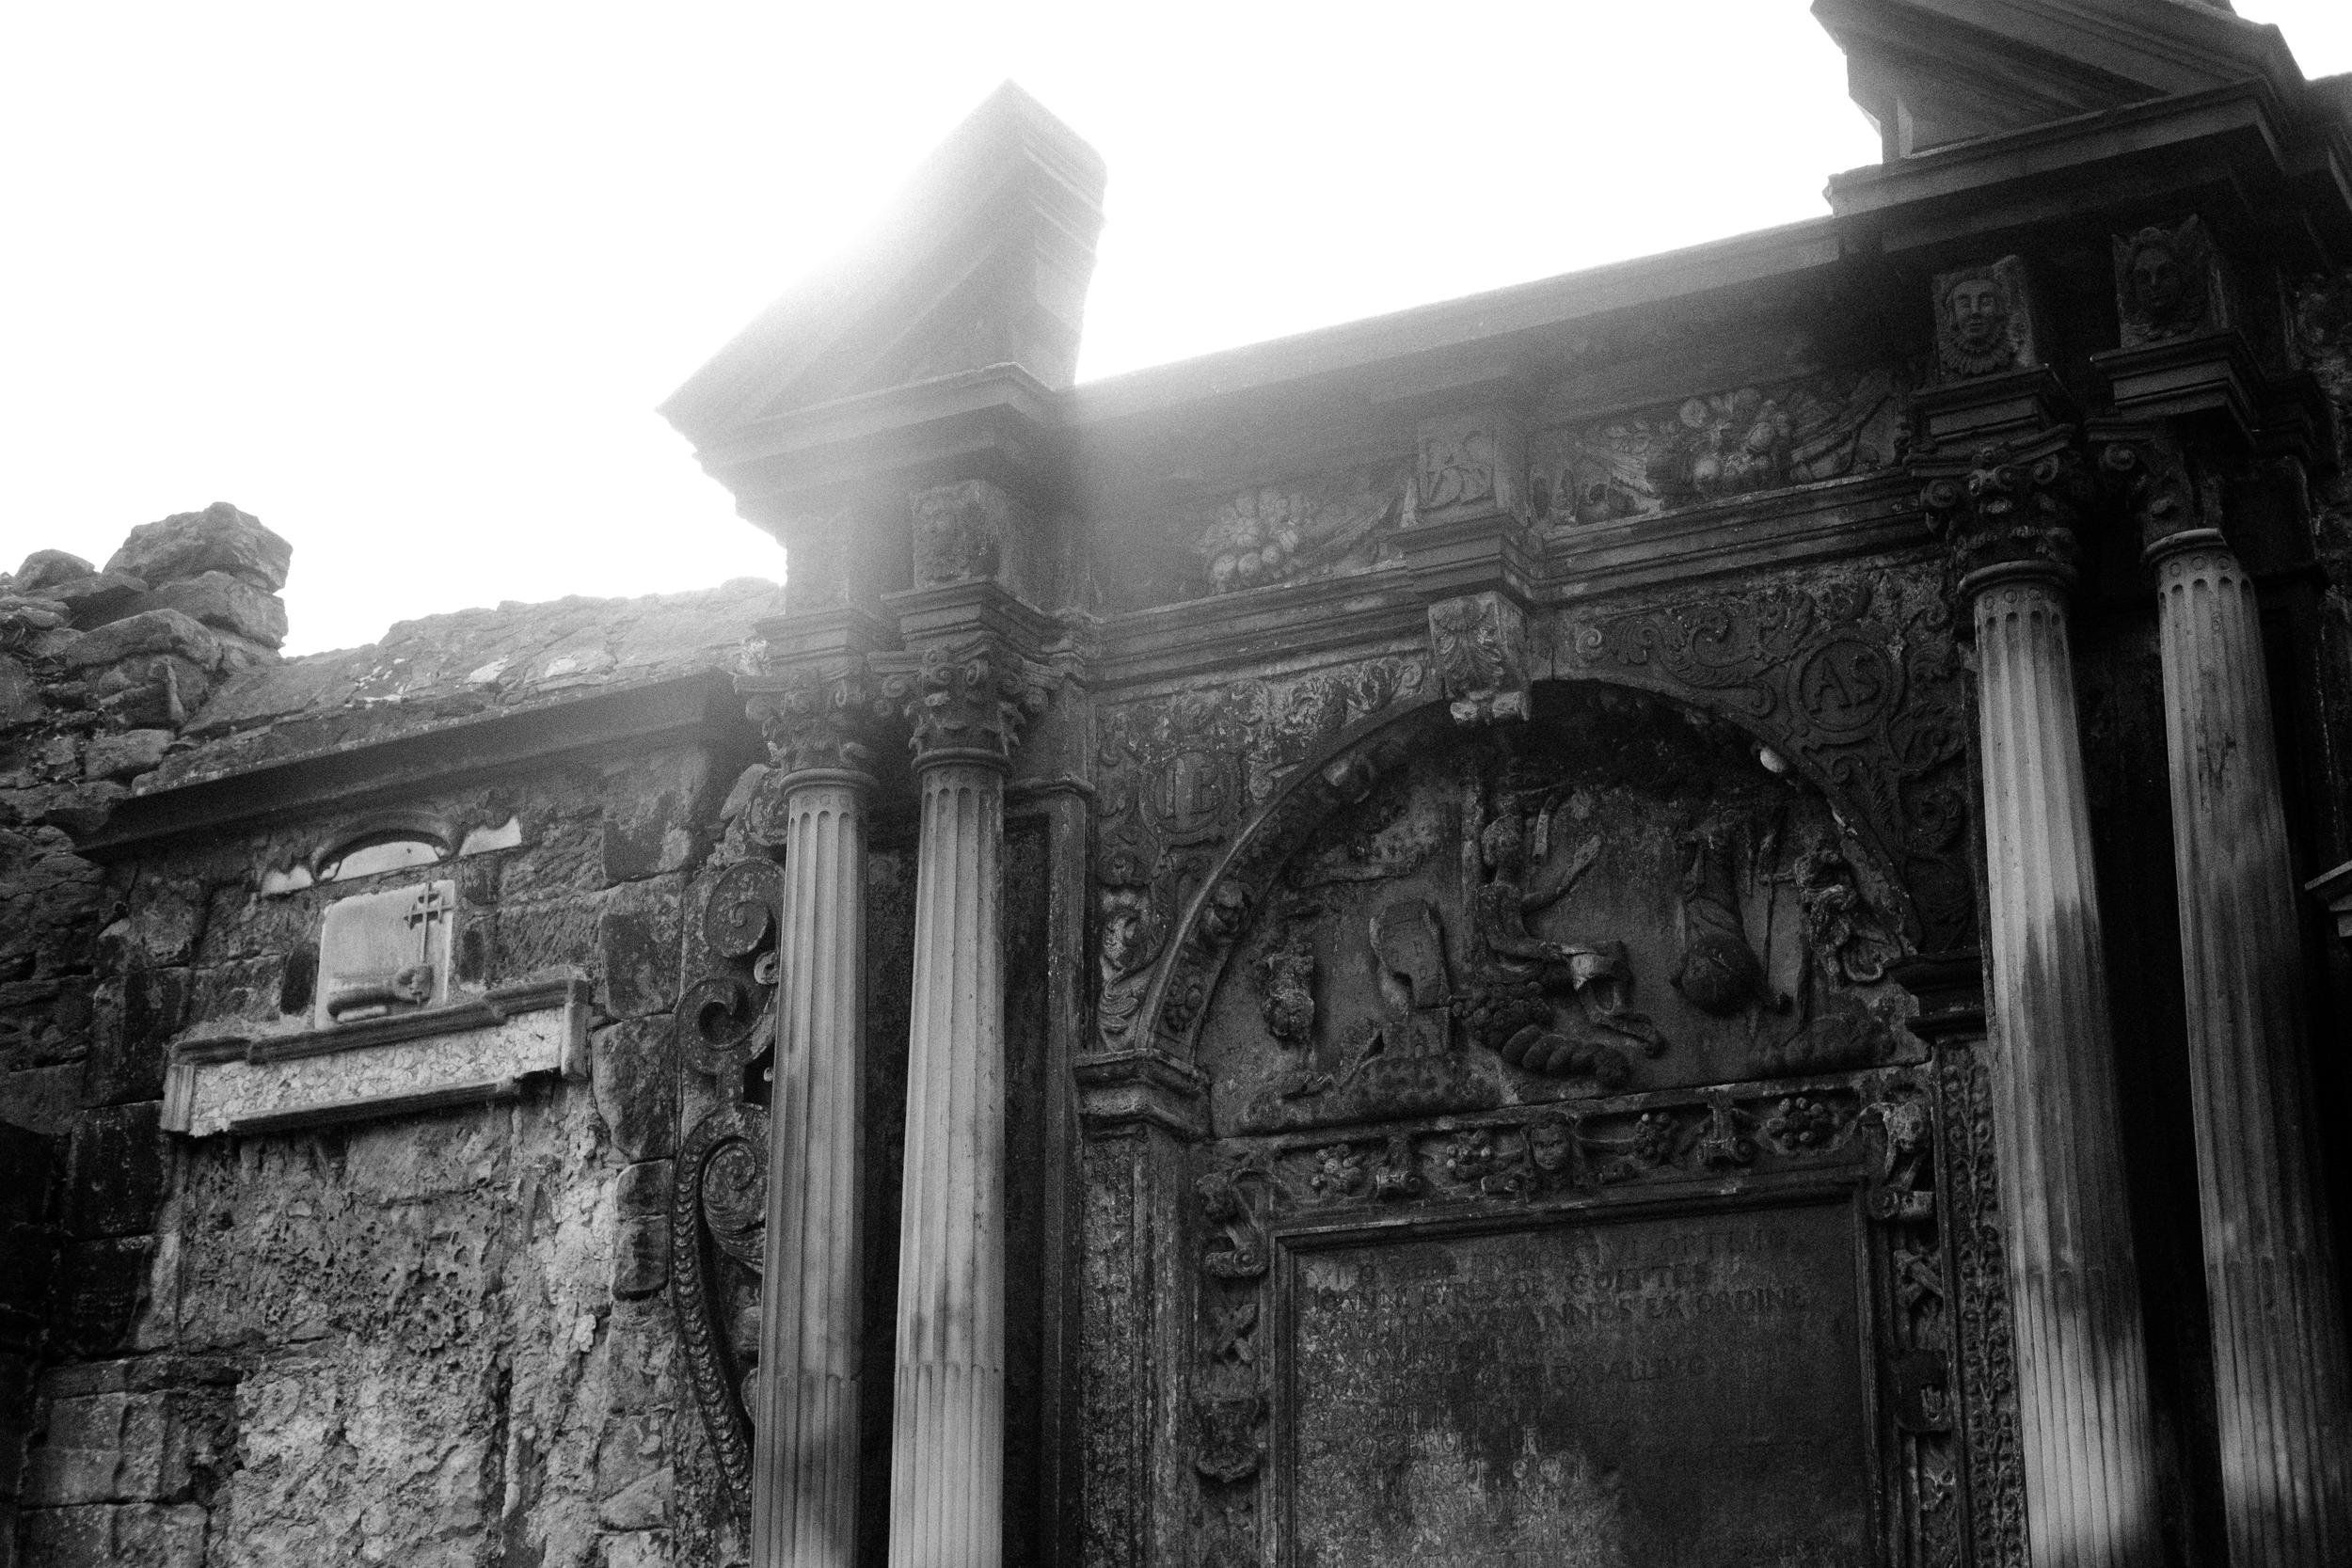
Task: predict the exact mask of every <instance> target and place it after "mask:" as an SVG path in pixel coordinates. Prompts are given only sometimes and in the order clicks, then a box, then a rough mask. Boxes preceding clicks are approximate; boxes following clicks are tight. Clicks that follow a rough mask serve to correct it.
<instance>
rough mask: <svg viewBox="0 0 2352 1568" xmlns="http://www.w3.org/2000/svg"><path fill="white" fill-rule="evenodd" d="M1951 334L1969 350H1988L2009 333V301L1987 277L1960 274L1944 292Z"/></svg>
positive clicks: (1983, 351)
mask: <svg viewBox="0 0 2352 1568" xmlns="http://www.w3.org/2000/svg"><path fill="white" fill-rule="evenodd" d="M1945 307H1946V309H1947V310H1948V311H1949V312H1950V314H1951V331H1952V337H1953V338H1954V340H1955V341H1958V342H1959V344H1960V346H1961V347H1962V348H1963V349H1966V350H1967V351H1968V352H1969V353H1971V354H1984V353H1987V352H1989V351H1991V350H1992V349H1993V348H1994V346H1995V345H1996V344H1998V343H1999V342H2000V341H2002V339H2004V338H2005V337H2007V336H2008V335H2009V302H2008V301H2007V300H2005V299H2003V298H2002V297H2001V289H2000V285H1999V284H1997V283H1995V282H1994V281H1993V279H1991V278H1990V277H1963V278H1962V279H1961V280H1960V281H1959V282H1957V283H1955V284H1953V285H1952V287H1951V291H1950V292H1949V293H1947V294H1946V295H1945Z"/></svg>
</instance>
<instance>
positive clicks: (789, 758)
mask: <svg viewBox="0 0 2352 1568" xmlns="http://www.w3.org/2000/svg"><path fill="white" fill-rule="evenodd" d="M738 689H740V690H741V691H743V692H744V694H745V695H746V697H747V698H748V699H749V700H748V702H747V703H746V704H745V706H746V708H747V709H748V711H749V712H750V714H751V717H752V719H753V721H754V722H755V723H757V724H758V725H759V729H760V734H761V735H762V736H764V737H765V738H766V740H767V742H768V756H769V759H770V760H771V762H772V763H774V765H775V766H776V768H778V769H779V770H780V771H781V772H782V773H784V774H785V775H787V776H789V775H791V774H793V773H799V772H803V771H805V770H808V769H812V768H839V769H845V770H847V771H850V772H859V773H862V772H865V771H866V770H867V769H868V768H870V767H871V766H872V763H873V757H874V752H873V748H872V745H871V744H870V742H871V740H872V738H873V731H874V725H875V723H876V721H878V720H881V719H883V718H886V717H888V716H889V714H890V712H891V705H890V704H889V703H887V702H886V701H884V700H883V699H882V692H881V690H880V689H879V688H878V686H877V685H876V683H875V682H874V680H873V678H872V676H871V674H870V673H869V672H868V671H867V669H866V661H865V660H864V659H863V658H847V659H835V660H825V661H819V662H814V663H807V664H798V665H794V666H791V667H790V668H788V669H787V670H785V671H784V672H783V673H780V674H778V675H773V676H762V677H745V678H744V679H743V680H742V681H741V682H739V688H738Z"/></svg>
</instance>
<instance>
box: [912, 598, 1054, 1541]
mask: <svg viewBox="0 0 2352 1568" xmlns="http://www.w3.org/2000/svg"><path fill="white" fill-rule="evenodd" d="M910 664H911V665H912V667H911V668H910V667H908V666H909V665H910ZM888 689H889V690H890V691H891V693H892V694H893V695H894V696H897V697H898V698H900V699H901V700H902V701H903V702H904V704H905V706H906V713H907V718H908V721H909V723H910V725H911V726H912V729H913V736H912V744H913V746H914V753H915V764H914V765H915V769H916V773H917V777H918V784H919V787H920V789H921V792H922V818H921V832H922V842H921V846H920V848H919V850H918V859H917V863H916V871H915V892H914V1007H913V1011H912V1016H911V1026H910V1030H909V1037H908V1043H907V1122H906V1167H905V1186H904V1189H903V1199H902V1203H903V1206H902V1208H901V1211H900V1219H899V1243H898V1365H897V1373H896V1377H897V1386H896V1390H895V1402H894V1405H893V1409H894V1412H895V1419H894V1428H893V1434H892V1444H891V1460H890V1561H891V1563H892V1568H950V1565H952V1568H995V1565H996V1564H997V1563H998V1562H1000V1561H1001V1560H1002V1554H1003V1546H1004V1522H1003V1519H1004V1485H1005V1451H1004V1441H1005V1040H1004V973H1003V970H1004V942H1003V932H1002V927H1001V924H1000V919H1001V909H1002V903H1003V897H1004V883H1003V877H1002V870H1001V866H1000V861H1001V854H1002V846H1003V840H1004V775H1005V771H1006V768H1007V767H1008V765H1009V759H1010V756H1011V752H1012V748H1013V745H1014V743H1015V741H1016V739H1017V737H1018V734H1019V729H1020V724H1021V721H1022V720H1023V719H1024V717H1025V716H1026V715H1028V714H1031V713H1034V712H1036V711H1038V710H1039V709H1040V708H1041V707H1042V705H1043V703H1044V688H1043V685H1042V683H1041V681H1039V680H1038V679H1037V678H1036V672H1035V667H1034V666H1031V665H1029V664H1028V663H1027V661H1025V660H1024V659H1023V658H1021V657H1019V656H1018V655H1017V654H1015V653H1013V652H1012V651H1011V650H1009V649H1008V648H1007V647H1005V646H1004V645H1003V643H1001V642H1000V641H997V640H995V639H993V638H990V637H985V636H983V637H978V638H974V639H971V640H969V641H962V642H960V643H957V644H953V645H946V646H941V645H934V646H932V647H930V648H926V649H925V650H923V652H922V654H921V655H920V657H919V658H915V659H913V660H907V659H904V658H902V659H901V660H899V661H898V669H897V671H896V673H893V675H892V676H891V679H890V681H889V684H888Z"/></svg>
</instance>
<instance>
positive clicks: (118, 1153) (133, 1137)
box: [65, 1100, 164, 1242]
mask: <svg viewBox="0 0 2352 1568" xmlns="http://www.w3.org/2000/svg"><path fill="white" fill-rule="evenodd" d="M162 1110H163V1102H162V1101H156V1100H142V1101H135V1102H133V1103H131V1104H128V1105H108V1106H104V1107H102V1108H101V1109H98V1110H94V1111H90V1112H88V1113H87V1114H86V1115H84V1116H83V1117H81V1119H80V1121H79V1122H78V1123H76V1125H75V1126H74V1129H73V1139H72V1143H71V1144H70V1145H68V1148H67V1153H66V1216H65V1220H66V1234H67V1235H68V1236H70V1237H72V1239H73V1240H74V1241H77V1242H88V1241H96V1240H99V1239H101V1238H103V1237H109V1236H133V1235H140V1234H144V1233H145V1232H147V1231H149V1230H151V1229H152V1228H154V1224H155V1211H156V1209H157V1207H158V1206H159V1205H161V1204H162V1202H163V1198H164V1158H163V1140H162V1138H161V1136H160V1135H159V1133H158V1127H157V1123H158V1117H159V1116H160V1113H161V1112H162Z"/></svg>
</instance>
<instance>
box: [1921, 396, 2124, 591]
mask: <svg viewBox="0 0 2352 1568" xmlns="http://www.w3.org/2000/svg"><path fill="white" fill-rule="evenodd" d="M1923 467H1924V468H1930V469H1931V468H1932V467H1934V464H1933V461H1932V460H1930V461H1929V462H1928V463H1926V464H1923ZM2090 488H2091V486H2090V475H2089V474H2088V472H2087V471H2086V470H2085V467H2084V465H2083V460H2082V455H2081V453H2080V452H2078V451H2076V450H2075V449H2074V432H2073V431H2071V430H2066V429H2059V430H2054V431H2052V432H2050V433H2048V434H2047V435H2043V436H2034V437H2030V438H2027V439H2025V440H2021V441H2017V442H2012V443H2010V444H2008V445H2006V446H2004V445H1986V446H1981V447H1979V448H1978V449H1977V450H1976V451H1974V452H1973V453H1971V454H1970V455H1969V457H1968V459H1967V461H1966V467H1964V468H1963V469H1962V470H1961V471H1958V472H1942V473H1935V474H1933V477H1931V478H1929V479H1928V481H1927V483H1926V485H1925V487H1924V488H1922V489H1921V491H1920V493H1919V500H1920V504H1921V505H1922V506H1923V507H1924V508H1926V510H1927V514H1928V516H1929V518H1930V520H1931V522H1932V523H1933V524H1934V525H1935V527H1936V529H1937V531H1939V532H1940V533H1941V534H1942V535H1943V536H1944V541H1945V544H1946V545H1947V547H1948V548H1949V550H1950V552H1951V566H1952V571H1953V573H1954V575H1955V576H1956V577H1961V578H1964V577H1966V576H1967V575H1968V574H1969V573H1971V572H1975V571H1979V570H1981V569H1982V568H1984V567H1987V566H1998V565H2012V564H2025V563H2030V564H2035V565H2041V566H2046V567H2050V568H2052V569H2055V570H2058V571H2060V572H2072V571H2073V570H2074V560H2075V557H2076V556H2077V555H2078V554H2079V553H2080V548H2079V542H2078V541H2077V539H2076V537H2075V533H2074V529H2075V525H2076V524H2077V523H2078V522H2079V521H2080V518H2081V514H2082V509H2083V507H2084V506H2085V505H2086V504H2087V503H2088V502H2089V500H2090Z"/></svg>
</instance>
